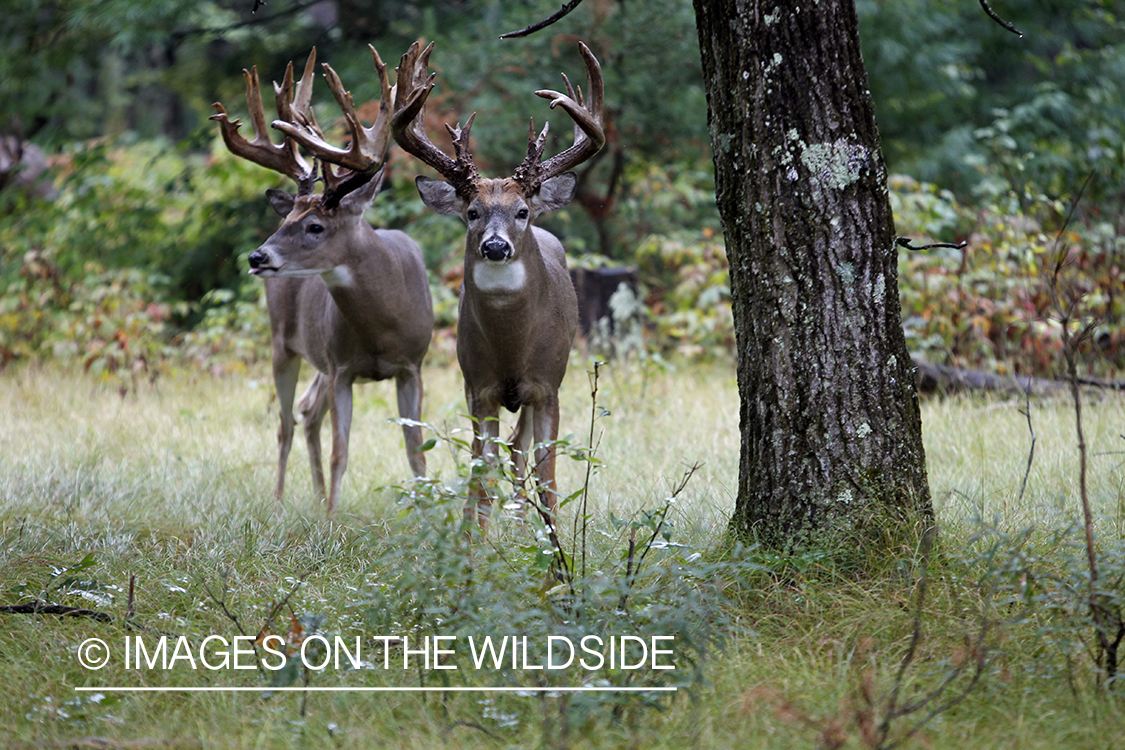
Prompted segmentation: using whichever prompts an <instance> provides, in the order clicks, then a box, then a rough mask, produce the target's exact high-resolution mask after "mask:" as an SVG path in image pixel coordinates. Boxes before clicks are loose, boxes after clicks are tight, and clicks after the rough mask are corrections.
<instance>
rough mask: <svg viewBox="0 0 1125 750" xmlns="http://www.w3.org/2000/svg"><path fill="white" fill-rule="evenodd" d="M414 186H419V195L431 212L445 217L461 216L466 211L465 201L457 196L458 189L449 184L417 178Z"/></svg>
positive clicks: (442, 181) (427, 178) (426, 178)
mask: <svg viewBox="0 0 1125 750" xmlns="http://www.w3.org/2000/svg"><path fill="white" fill-rule="evenodd" d="M414 184H415V185H417V186H418V194H419V195H421V196H422V202H423V203H425V204H426V206H427V207H428V208H429V209H430V210H431V211H435V212H436V213H439V214H442V215H443V216H460V215H461V212H462V211H464V210H465V201H464V199H462V198H461V196H459V195H457V189H456V188H454V187H453V186H452V185H450V184H449V183H448V182H445V181H444V180H434V179H431V178H429V177H417V178H415V180H414Z"/></svg>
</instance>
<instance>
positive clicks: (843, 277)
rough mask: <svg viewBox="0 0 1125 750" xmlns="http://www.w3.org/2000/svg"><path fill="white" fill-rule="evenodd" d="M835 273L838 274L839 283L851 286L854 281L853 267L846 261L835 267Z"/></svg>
mask: <svg viewBox="0 0 1125 750" xmlns="http://www.w3.org/2000/svg"><path fill="white" fill-rule="evenodd" d="M836 273H838V274H840V281H842V282H844V283H845V284H851V283H852V282H853V281H855V266H854V265H852V264H851V263H848V262H847V261H844V262H843V263H840V264H839V265H838V266H836Z"/></svg>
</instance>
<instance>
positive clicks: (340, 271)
mask: <svg viewBox="0 0 1125 750" xmlns="http://www.w3.org/2000/svg"><path fill="white" fill-rule="evenodd" d="M320 277H321V278H322V279H324V284H325V286H327V287H328V288H329V289H332V288H334V287H335V288H341V289H347V288H348V287H350V286H352V285H353V284H355V277H354V276H352V271H351V269H350V268H348V267H347V266H336V267H335V268H333V269H332V270H331V271H325V272H324V273H322V274H320Z"/></svg>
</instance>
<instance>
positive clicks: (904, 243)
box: [895, 237, 969, 250]
mask: <svg viewBox="0 0 1125 750" xmlns="http://www.w3.org/2000/svg"><path fill="white" fill-rule="evenodd" d="M895 243H896V244H897V245H899V246H900V247H905V248H906V249H907V250H931V249H933V248H935V247H949V248H952V249H954V250H964V249H965V248H966V247H968V246H969V243H968V241H966V240H962V241H961V242H931V243H930V244H928V245H917V246H915V245H911V244H910V238H909V237H899V238H898V239H896V240H895Z"/></svg>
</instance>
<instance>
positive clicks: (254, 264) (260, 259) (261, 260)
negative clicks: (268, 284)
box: [247, 250, 269, 268]
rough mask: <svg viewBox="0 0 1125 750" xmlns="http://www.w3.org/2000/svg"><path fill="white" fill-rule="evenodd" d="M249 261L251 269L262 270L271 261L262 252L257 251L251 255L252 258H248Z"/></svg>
mask: <svg viewBox="0 0 1125 750" xmlns="http://www.w3.org/2000/svg"><path fill="white" fill-rule="evenodd" d="M247 260H249V261H250V267H251V268H261V267H262V266H264V265H266V263H267V261H268V260H269V259H268V258H267V256H266V254H265V253H263V252H262V251H261V250H255V251H254V252H252V253H250V257H249V258H247Z"/></svg>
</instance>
